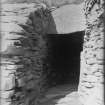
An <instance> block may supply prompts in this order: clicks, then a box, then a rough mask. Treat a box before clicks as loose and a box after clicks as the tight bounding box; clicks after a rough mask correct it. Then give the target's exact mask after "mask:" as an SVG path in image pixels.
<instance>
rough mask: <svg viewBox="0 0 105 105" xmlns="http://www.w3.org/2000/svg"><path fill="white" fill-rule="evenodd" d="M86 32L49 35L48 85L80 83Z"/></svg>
mask: <svg viewBox="0 0 105 105" xmlns="http://www.w3.org/2000/svg"><path fill="white" fill-rule="evenodd" d="M83 35H84V31H80V32H75V33H70V34H49V35H48V46H49V49H48V51H49V52H48V54H49V61H48V63H49V65H50V66H49V67H50V68H49V70H50V72H49V74H48V77H47V79H48V84H49V85H50V86H51V87H52V86H56V85H63V84H77V86H78V83H79V74H80V52H81V51H82V44H83Z"/></svg>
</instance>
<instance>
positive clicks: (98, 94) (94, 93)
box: [78, 0, 105, 105]
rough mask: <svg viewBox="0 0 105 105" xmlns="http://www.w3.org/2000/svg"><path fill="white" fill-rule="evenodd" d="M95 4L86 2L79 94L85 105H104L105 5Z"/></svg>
mask: <svg viewBox="0 0 105 105" xmlns="http://www.w3.org/2000/svg"><path fill="white" fill-rule="evenodd" d="M93 2H94V3H93ZM93 2H92V0H90V1H89V0H87V1H85V4H86V5H85V16H86V30H85V36H84V44H83V51H82V52H81V68H80V82H79V89H78V92H79V95H80V100H81V102H82V103H83V105H104V65H105V61H104V60H105V59H104V51H105V46H104V31H105V30H104V23H105V21H104V19H105V15H104V6H105V4H104V1H103V0H101V1H100V2H98V1H96V2H95V1H93ZM92 3H93V4H92Z"/></svg>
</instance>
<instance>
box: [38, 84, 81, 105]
mask: <svg viewBox="0 0 105 105" xmlns="http://www.w3.org/2000/svg"><path fill="white" fill-rule="evenodd" d="M76 87H77V86H75V85H70V84H69V85H68V84H67V85H61V86H57V87H54V88H51V89H49V90H48V91H47V92H46V94H45V96H44V98H42V99H40V104H39V105H82V104H81V103H80V102H79V99H78V93H77V88H76Z"/></svg>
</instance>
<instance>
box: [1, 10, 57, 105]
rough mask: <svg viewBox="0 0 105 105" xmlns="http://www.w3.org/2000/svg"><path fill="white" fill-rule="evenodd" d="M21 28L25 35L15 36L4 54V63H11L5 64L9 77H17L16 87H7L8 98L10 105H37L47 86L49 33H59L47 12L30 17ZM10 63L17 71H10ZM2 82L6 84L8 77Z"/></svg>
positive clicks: (49, 13)
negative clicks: (20, 104)
mask: <svg viewBox="0 0 105 105" xmlns="http://www.w3.org/2000/svg"><path fill="white" fill-rule="evenodd" d="M17 24H18V23H17ZM18 25H19V27H21V28H22V31H21V30H20V31H19V32H16V33H15V34H16V36H14V38H13V39H10V41H13V44H12V45H10V46H7V49H6V50H5V51H4V52H2V57H3V59H5V58H6V61H5V62H7V61H8V62H10V63H6V65H7V69H8V70H9V71H10V72H9V73H10V74H9V75H11V74H12V75H14V76H15V78H14V80H13V78H12V80H13V81H15V83H14V84H12V83H8V84H9V85H10V86H7V87H9V88H7V89H6V92H10V91H12V94H10V96H9V98H10V102H11V105H17V104H19V103H24V104H25V105H31V104H35V105H36V103H37V101H38V99H39V97H40V94H42V92H43V91H44V90H45V84H46V75H45V73H46V72H45V71H47V63H48V62H47V60H46V59H47V48H48V47H47V44H48V42H47V32H48V31H50V32H52V33H53V32H54V33H57V31H56V26H55V23H54V19H53V17H52V15H51V12H50V11H49V10H48V9H44V8H38V9H37V10H36V11H35V12H32V13H30V15H29V17H28V20H27V22H26V23H24V25H23V24H20V23H19V24H18ZM11 33H12V32H11ZM18 35H19V37H17V36H18ZM11 63H12V64H13V66H14V67H15V70H14V71H13V70H12V68H10V65H11ZM2 66H3V65H2ZM12 72H13V73H12ZM3 80H6V77H4V78H3ZM12 80H11V81H12ZM8 82H9V81H8ZM10 87H11V88H10ZM7 90H8V91H7ZM10 93H11V92H10Z"/></svg>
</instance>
